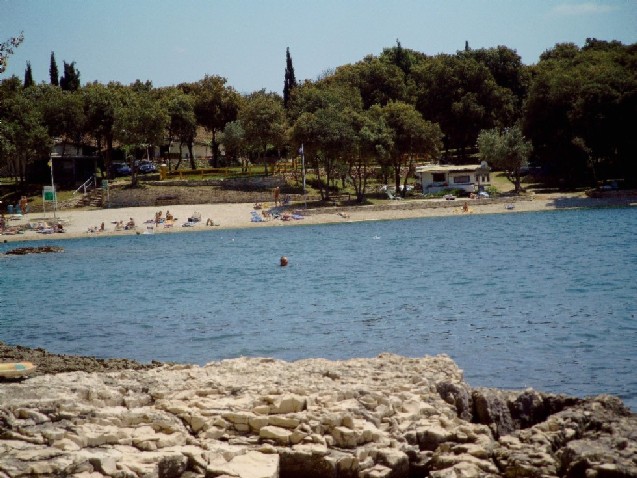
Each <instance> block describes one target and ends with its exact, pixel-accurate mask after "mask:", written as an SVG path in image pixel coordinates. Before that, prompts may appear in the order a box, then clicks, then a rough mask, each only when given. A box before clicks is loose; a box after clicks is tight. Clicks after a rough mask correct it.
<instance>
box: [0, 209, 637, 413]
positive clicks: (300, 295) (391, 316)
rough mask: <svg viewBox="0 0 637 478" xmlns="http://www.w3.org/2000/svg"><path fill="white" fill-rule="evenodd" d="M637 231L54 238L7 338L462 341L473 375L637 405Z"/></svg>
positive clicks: (196, 358)
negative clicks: (56, 248)
mask: <svg viewBox="0 0 637 478" xmlns="http://www.w3.org/2000/svg"><path fill="white" fill-rule="evenodd" d="M635 233H637V209H635V208H624V209H603V210H600V209H594V210H569V211H554V212H539V213H517V214H511V213H509V214H495V215H458V216H452V217H440V218H423V219H410V220H400V221H370V222H361V223H342V224H336V225H322V226H302V227H264V228H263V229H241V230H207V231H205V232H204V231H202V232H192V233H185V234H156V235H131V236H119V237H95V236H92V237H90V238H86V239H78V240H74V239H68V240H58V241H56V240H54V239H55V238H53V237H52V238H51V240H50V241H48V240H47V241H46V243H47V244H56V245H60V246H62V247H63V248H64V252H63V253H61V254H42V255H29V256H0V340H2V341H4V342H6V343H9V344H16V345H17V344H19V345H25V346H28V347H43V348H45V349H47V350H48V351H50V352H53V353H64V354H80V355H94V356H98V357H104V358H110V357H126V358H131V359H136V360H140V361H144V362H148V361H151V360H160V361H174V362H187V363H198V364H205V363H207V362H209V361H213V360H218V359H223V358H229V357H238V356H268V357H275V358H280V359H285V360H295V359H301V358H309V357H325V358H328V359H346V358H350V357H372V356H375V355H377V354H379V353H381V352H393V353H397V354H402V355H406V356H423V355H431V354H441V353H444V354H448V355H449V356H451V357H452V358H453V359H454V360H455V361H456V362H457V363H458V365H459V366H460V367H461V368H462V369H463V370H464V372H465V378H466V380H467V381H468V382H469V384H470V385H472V386H488V387H500V388H507V389H511V388H515V389H518V388H524V387H533V388H536V389H538V390H542V391H548V392H558V393H567V394H571V395H577V396H585V395H592V394H599V393H611V394H615V395H618V396H620V397H621V398H622V399H623V400H624V401H625V402H626V403H627V404H628V405H629V406H631V407H632V408H633V410H635V409H637V321H636V314H637V242H636V241H635ZM24 245H33V243H30V244H26V243H10V244H0V252H4V251H6V250H8V249H10V248H14V247H19V246H24ZM38 245H41V243H38ZM283 255H285V256H287V257H288V259H289V265H288V266H287V267H280V265H279V259H280V257H281V256H283Z"/></svg>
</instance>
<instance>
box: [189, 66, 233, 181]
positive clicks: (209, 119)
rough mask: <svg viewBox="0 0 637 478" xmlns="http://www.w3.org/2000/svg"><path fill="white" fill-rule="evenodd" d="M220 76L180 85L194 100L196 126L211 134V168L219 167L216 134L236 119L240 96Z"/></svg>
mask: <svg viewBox="0 0 637 478" xmlns="http://www.w3.org/2000/svg"><path fill="white" fill-rule="evenodd" d="M226 82H227V80H226V79H225V78H223V77H221V76H208V75H206V76H205V77H204V79H203V80H200V81H198V82H197V83H194V84H190V85H182V86H183V88H182V89H184V91H185V92H186V93H188V94H192V95H193V96H194V98H195V116H196V118H197V124H199V125H201V126H203V127H204V128H205V129H206V130H207V131H208V132H209V133H211V134H212V141H211V146H212V166H213V167H215V168H216V167H218V166H219V156H220V155H219V142H218V140H217V134H218V133H220V132H221V131H223V128H224V127H225V126H226V123H228V122H230V121H234V120H236V119H237V114H238V112H239V103H240V99H241V96H240V95H239V93H237V92H236V91H235V90H234V88H232V87H230V86H227V85H226Z"/></svg>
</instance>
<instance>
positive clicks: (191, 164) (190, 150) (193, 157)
mask: <svg viewBox="0 0 637 478" xmlns="http://www.w3.org/2000/svg"><path fill="white" fill-rule="evenodd" d="M188 155H189V156H190V169H193V170H194V169H197V165H196V164H195V155H194V154H193V153H192V141H188Z"/></svg>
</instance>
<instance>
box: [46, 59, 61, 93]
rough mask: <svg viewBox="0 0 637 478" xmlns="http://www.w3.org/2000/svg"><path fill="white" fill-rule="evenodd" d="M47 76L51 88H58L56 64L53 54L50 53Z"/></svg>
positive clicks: (58, 78)
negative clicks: (49, 78)
mask: <svg viewBox="0 0 637 478" xmlns="http://www.w3.org/2000/svg"><path fill="white" fill-rule="evenodd" d="M49 76H50V77H51V84H52V85H53V86H60V73H59V72H58V64H57V63H56V62H55V53H53V52H51V66H50V67H49Z"/></svg>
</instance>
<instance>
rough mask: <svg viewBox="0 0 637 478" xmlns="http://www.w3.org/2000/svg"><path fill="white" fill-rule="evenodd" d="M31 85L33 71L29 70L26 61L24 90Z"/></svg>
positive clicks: (29, 64)
mask: <svg viewBox="0 0 637 478" xmlns="http://www.w3.org/2000/svg"><path fill="white" fill-rule="evenodd" d="M33 85H34V83H33V70H32V69H31V62H30V61H27V67H26V69H25V70H24V88H28V87H30V86H33Z"/></svg>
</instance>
